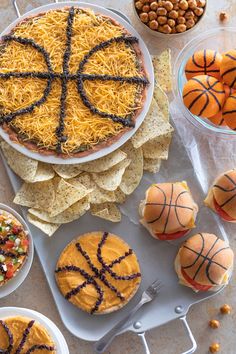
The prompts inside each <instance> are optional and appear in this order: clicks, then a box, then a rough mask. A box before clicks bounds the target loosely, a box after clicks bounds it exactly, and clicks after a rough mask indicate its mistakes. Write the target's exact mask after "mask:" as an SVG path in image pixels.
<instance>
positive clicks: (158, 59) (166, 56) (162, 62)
mask: <svg viewBox="0 0 236 354" xmlns="http://www.w3.org/2000/svg"><path fill="white" fill-rule="evenodd" d="M152 62H153V66H154V73H155V80H156V81H157V82H158V83H159V84H160V86H161V88H162V90H163V91H165V92H171V91H172V68H171V50H170V49H166V50H164V52H162V53H161V54H160V55H153V56H152Z"/></svg>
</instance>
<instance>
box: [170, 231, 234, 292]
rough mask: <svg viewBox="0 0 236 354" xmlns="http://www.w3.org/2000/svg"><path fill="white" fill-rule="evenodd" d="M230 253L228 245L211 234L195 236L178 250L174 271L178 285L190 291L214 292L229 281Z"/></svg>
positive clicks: (230, 271)
mask: <svg viewBox="0 0 236 354" xmlns="http://www.w3.org/2000/svg"><path fill="white" fill-rule="evenodd" d="M233 261H234V254H233V251H232V249H231V248H230V247H229V245H228V244H227V243H226V242H225V241H223V240H221V239H220V238H218V237H217V236H215V235H213V234H208V233H199V234H197V235H194V236H192V237H190V238H189V239H188V240H187V241H185V242H184V244H183V245H182V246H181V247H180V249H179V252H178V254H177V256H176V259H175V271H176V273H177V275H178V277H179V281H180V284H182V285H185V286H187V287H189V288H192V289H193V290H194V291H196V292H198V291H217V290H219V289H220V288H222V287H223V286H225V285H227V284H228V282H229V278H230V275H231V273H232V270H233Z"/></svg>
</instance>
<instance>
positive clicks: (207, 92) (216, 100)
mask: <svg viewBox="0 0 236 354" xmlns="http://www.w3.org/2000/svg"><path fill="white" fill-rule="evenodd" d="M185 75H186V78H187V80H188V81H187V82H186V84H185V85H184V88H183V102H184V104H185V106H186V107H187V108H188V110H189V111H190V112H191V113H192V114H194V115H197V116H199V117H203V118H207V119H208V120H209V121H210V122H211V123H213V124H215V125H218V126H227V127H228V128H230V129H232V130H235V129H236V94H235V89H236V50H230V51H228V52H226V53H223V54H222V55H221V54H220V53H219V52H217V51H215V50H211V49H204V50H200V51H197V52H195V53H194V54H193V55H192V56H191V57H190V58H189V59H188V61H187V63H186V65H185Z"/></svg>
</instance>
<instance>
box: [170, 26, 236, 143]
mask: <svg viewBox="0 0 236 354" xmlns="http://www.w3.org/2000/svg"><path fill="white" fill-rule="evenodd" d="M234 48H236V28H233V27H219V28H216V29H212V30H210V31H206V32H204V33H202V34H200V35H199V36H197V37H194V38H193V39H192V40H191V41H190V42H189V43H187V44H186V46H185V47H184V48H183V49H182V51H181V52H180V53H179V55H178V57H177V59H176V61H175V63H174V72H173V75H174V76H173V79H174V95H175V102H176V103H177V105H178V108H179V110H180V111H181V113H182V114H183V116H184V117H185V118H186V119H187V120H188V121H189V122H191V123H192V124H194V125H195V126H196V127H198V128H200V129H201V130H203V131H204V132H207V131H208V132H211V133H216V134H217V135H220V136H221V137H223V136H225V137H227V138H229V137H232V138H234V137H235V136H236V131H233V130H231V129H229V128H227V127H221V126H217V125H215V124H213V123H211V122H210V121H209V120H207V119H204V118H202V117H198V116H195V115H194V114H192V113H191V112H190V111H189V110H188V109H187V108H186V107H185V105H184V103H183V99H182V92H183V87H184V84H185V82H186V81H187V80H186V77H185V73H184V68H185V65H186V62H187V60H188V59H189V58H190V57H191V56H192V55H193V53H194V52H196V51H198V50H202V49H214V50H217V51H219V52H221V53H223V52H225V51H228V50H230V49H234Z"/></svg>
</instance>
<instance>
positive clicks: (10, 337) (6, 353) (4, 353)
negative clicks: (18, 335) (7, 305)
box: [0, 320, 13, 354]
mask: <svg viewBox="0 0 236 354" xmlns="http://www.w3.org/2000/svg"><path fill="white" fill-rule="evenodd" d="M0 325H1V326H2V327H3V329H4V331H5V332H6V335H7V337H8V343H9V344H8V348H7V349H1V348H0V353H2V354H10V353H11V351H12V348H13V334H12V333H11V331H10V328H9V327H8V326H7V324H6V322H5V321H2V320H0Z"/></svg>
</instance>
